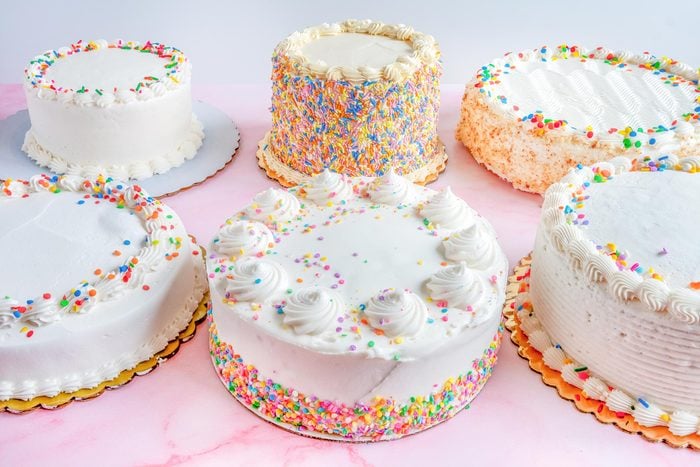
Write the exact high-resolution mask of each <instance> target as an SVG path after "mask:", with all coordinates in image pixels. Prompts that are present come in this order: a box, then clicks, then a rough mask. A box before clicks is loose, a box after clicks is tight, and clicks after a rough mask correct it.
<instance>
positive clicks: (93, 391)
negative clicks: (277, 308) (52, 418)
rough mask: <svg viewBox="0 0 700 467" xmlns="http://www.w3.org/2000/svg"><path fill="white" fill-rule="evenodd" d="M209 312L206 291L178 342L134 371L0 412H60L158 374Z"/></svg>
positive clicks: (16, 402)
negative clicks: (137, 379) (152, 373)
mask: <svg viewBox="0 0 700 467" xmlns="http://www.w3.org/2000/svg"><path fill="white" fill-rule="evenodd" d="M193 238H194V237H193ZM200 250H201V251H202V258H205V257H206V252H205V250H204V248H202V247H200ZM208 309H209V291H208V290H207V291H206V292H204V295H203V296H202V299H201V300H200V302H199V304H198V305H197V308H195V309H194V311H193V312H192V319H190V322H189V323H188V324H187V326H186V327H185V328H184V329H183V330H182V331H180V334H178V335H177V337H176V338H175V339H173V340H171V341H170V342H168V344H167V345H166V346H165V348H164V349H163V350H161V351H160V352H157V353H156V354H155V355H153V356H152V357H151V358H149V359H148V360H144V361H142V362H141V363H139V364H137V365H136V366H135V367H133V368H131V369H128V370H124V371H122V372H121V373H119V374H118V375H117V376H116V377H114V378H112V379H110V380H108V381H103V382H102V383H100V384H98V385H97V386H95V387H92V388H83V389H78V390H77V391H73V392H69V393H65V392H62V393H59V394H57V395H55V396H53V397H48V396H38V397H34V398H32V399H28V400H21V399H8V400H6V401H0V412H9V413H13V414H23V413H28V412H31V411H33V410H35V409H38V408H41V409H47V410H53V409H58V408H61V407H65V406H66V405H68V404H70V403H71V402H73V401H85V400H88V399H93V398H95V397H97V396H99V395H101V394H102V393H104V392H105V390H106V389H117V388H119V387H122V386H124V385H125V384H127V383H129V382H130V381H131V380H132V379H134V377H135V376H143V375H146V374H148V373H150V372H151V371H153V370H155V369H156V368H157V367H158V366H159V365H160V364H161V363H163V362H165V361H166V360H168V359H170V358H171V357H173V356H174V355H175V354H176V353H177V351H178V350H180V346H181V345H182V344H184V343H185V342H187V341H189V340H190V339H192V338H193V337H194V335H195V333H196V332H197V325H198V324H199V323H201V322H202V321H204V320H205V319H206V317H207V310H208Z"/></svg>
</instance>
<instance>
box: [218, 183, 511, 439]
mask: <svg viewBox="0 0 700 467" xmlns="http://www.w3.org/2000/svg"><path fill="white" fill-rule="evenodd" d="M507 269H508V263H507V260H506V258H505V256H504V254H503V252H502V250H501V248H500V247H499V245H498V243H497V242H496V238H495V236H494V231H493V229H492V228H491V226H490V225H489V224H488V222H487V221H486V220H484V219H483V218H481V217H479V216H478V215H477V214H476V212H475V211H473V210H472V209H471V208H470V207H469V206H468V205H467V203H466V202H464V201H463V200H462V199H460V198H458V197H457V196H455V195H454V194H453V193H452V192H451V191H450V189H449V188H446V189H444V190H443V191H440V192H435V191H433V190H429V189H426V188H422V187H419V186H417V185H414V184H413V183H411V182H409V181H408V180H407V179H405V178H403V177H400V176H398V175H396V174H394V172H389V173H388V174H387V175H385V176H383V177H381V178H376V179H371V178H359V177H358V178H345V177H344V176H341V175H338V174H336V173H332V172H329V171H324V172H323V173H321V174H319V175H317V176H315V177H312V178H311V179H310V180H309V181H308V182H307V183H305V184H303V185H300V186H297V187H294V188H291V189H289V190H288V191H287V190H279V189H272V188H271V189H268V190H266V191H264V192H262V193H260V194H258V195H257V196H255V197H254V199H253V202H252V203H251V204H250V205H249V206H247V207H246V208H245V209H243V210H242V211H240V212H238V213H237V214H236V215H234V216H233V217H232V218H230V219H229V220H228V221H226V223H225V224H224V225H223V226H222V227H221V229H220V230H219V233H218V234H217V236H216V237H215V238H214V241H213V242H212V244H211V252H210V256H209V258H208V270H209V281H210V287H211V293H212V315H211V328H210V333H211V352H212V358H213V360H214V363H215V365H216V367H217V369H218V372H219V375H220V377H221V379H222V381H223V382H224V384H225V385H226V386H227V387H228V389H229V390H230V391H231V393H232V394H233V395H234V396H235V397H236V398H237V399H238V400H239V401H240V402H241V403H242V404H244V405H245V406H246V407H248V408H249V409H251V410H252V411H254V412H255V413H256V414H258V415H259V416H261V417H263V418H265V419H267V420H269V421H272V422H273V423H276V424H278V425H280V426H282V427H284V428H287V429H289V430H292V431H296V432H298V433H301V434H307V435H309V436H314V437H322V438H331V439H341V440H348V441H374V440H384V439H393V438H398V437H401V436H404V435H407V434H411V433H415V432H418V431H421V430H423V429H426V428H428V427H430V426H433V425H435V424H437V423H440V422H442V421H444V420H446V419H448V418H450V417H451V416H453V415H454V414H455V413H457V412H458V411H459V410H460V409H462V408H463V407H465V406H466V405H467V404H468V403H469V402H470V401H471V400H472V399H473V398H474V397H475V396H476V394H477V393H478V392H479V390H480V389H481V388H482V386H483V385H484V383H485V382H486V380H487V379H488V377H489V376H490V374H491V370H492V367H493V364H494V363H495V361H496V351H497V349H498V346H499V343H500V336H501V330H502V327H501V325H500V322H501V319H500V316H501V308H502V306H503V301H504V294H505V280H506V275H507Z"/></svg>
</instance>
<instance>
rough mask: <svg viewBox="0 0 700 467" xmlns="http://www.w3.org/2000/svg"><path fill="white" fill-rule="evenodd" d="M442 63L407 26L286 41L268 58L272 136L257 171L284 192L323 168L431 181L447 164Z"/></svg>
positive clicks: (305, 33) (301, 34) (369, 26)
mask: <svg viewBox="0 0 700 467" xmlns="http://www.w3.org/2000/svg"><path fill="white" fill-rule="evenodd" d="M439 58H440V50H439V48H438V45H437V43H436V42H435V39H434V38H433V37H432V36H429V35H427V34H423V33H420V32H418V31H415V30H414V29H413V28H411V27H410V26H406V25H403V24H385V23H382V22H378V21H370V20H347V21H343V22H340V23H333V24H321V25H318V26H314V27H310V28H306V29H304V30H302V31H298V32H295V33H293V34H291V35H290V36H289V37H287V38H286V39H285V40H283V41H282V42H280V43H279V45H278V46H277V47H276V48H275V51H274V54H273V56H272V77H271V78H272V109H271V110H272V128H271V129H270V131H269V132H268V133H267V134H266V135H265V138H264V139H263V140H262V141H261V142H260V143H259V145H258V153H257V155H258V161H259V165H260V166H261V167H262V168H263V169H265V171H266V172H267V174H268V175H269V176H270V177H272V178H274V179H276V180H278V181H279V182H280V183H281V184H282V185H284V186H291V185H297V184H299V183H301V182H304V181H306V180H307V179H308V178H309V176H312V175H315V174H318V173H320V172H322V171H323V170H324V169H329V170H332V171H334V172H337V173H342V174H345V175H349V176H369V177H375V176H381V175H383V174H385V173H387V172H388V171H389V170H394V171H395V172H396V173H398V174H401V175H403V176H405V177H407V178H409V179H410V180H413V181H415V182H417V183H427V182H430V181H433V180H434V179H435V178H437V176H438V174H439V173H440V172H441V171H442V170H444V168H445V162H446V160H447V154H446V153H445V147H444V145H443V144H442V142H441V141H440V138H439V137H438V134H437V122H438V113H439V109H440V75H441V74H442V66H441V63H440V60H439Z"/></svg>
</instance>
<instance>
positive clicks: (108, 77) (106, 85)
mask: <svg viewBox="0 0 700 467" xmlns="http://www.w3.org/2000/svg"><path fill="white" fill-rule="evenodd" d="M24 75H25V88H26V89H27V90H31V91H32V92H34V93H36V95H37V96H38V97H39V98H41V99H55V100H58V101H60V102H72V103H74V104H76V105H81V106H85V105H93V106H97V107H108V106H110V105H114V104H129V103H131V102H135V101H143V100H148V99H153V98H157V97H159V96H162V95H164V94H166V93H168V92H170V91H172V90H174V89H177V88H179V87H180V86H182V85H183V84H188V83H189V80H190V64H189V62H188V60H187V57H186V56H185V55H184V54H183V53H182V52H181V51H180V50H178V49H176V48H174V47H169V46H166V45H163V44H160V43H158V42H151V41H147V42H146V43H144V44H141V43H139V42H135V41H122V40H116V41H112V42H108V41H106V40H102V39H100V40H95V41H87V42H85V41H78V42H76V43H74V44H71V45H70V46H68V47H61V48H59V49H57V50H48V51H46V52H44V53H43V54H41V55H37V56H36V57H34V58H33V59H32V60H31V61H30V62H29V66H28V67H27V68H26V69H25V71H24Z"/></svg>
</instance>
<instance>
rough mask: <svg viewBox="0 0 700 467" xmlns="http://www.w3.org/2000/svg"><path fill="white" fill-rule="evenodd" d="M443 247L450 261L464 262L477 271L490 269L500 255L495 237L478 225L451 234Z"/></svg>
mask: <svg viewBox="0 0 700 467" xmlns="http://www.w3.org/2000/svg"><path fill="white" fill-rule="evenodd" d="M442 246H443V248H445V256H446V257H447V258H448V259H450V260H452V261H463V262H464V263H466V265H467V266H469V267H470V268H476V269H486V268H489V267H490V266H492V265H493V264H494V260H495V258H496V256H497V255H498V245H497V244H496V241H495V239H494V238H493V235H492V234H491V233H490V232H487V231H486V229H485V228H484V226H483V225H481V224H477V223H474V224H472V225H470V226H469V227H467V228H466V229H462V230H459V231H457V232H455V233H453V234H451V235H450V236H449V237H447V238H446V239H445V240H443V242H442Z"/></svg>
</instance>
